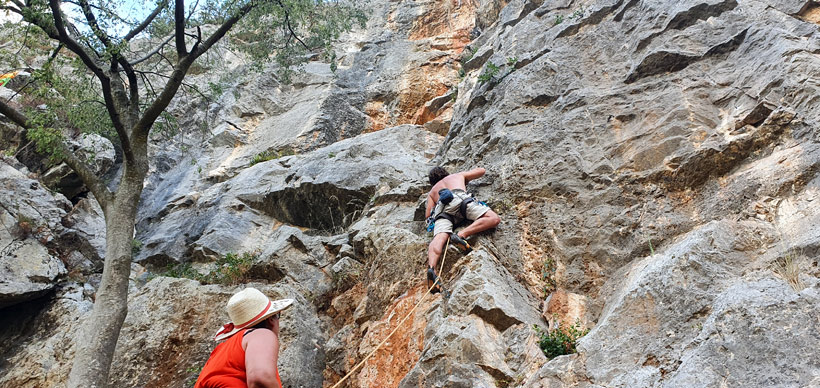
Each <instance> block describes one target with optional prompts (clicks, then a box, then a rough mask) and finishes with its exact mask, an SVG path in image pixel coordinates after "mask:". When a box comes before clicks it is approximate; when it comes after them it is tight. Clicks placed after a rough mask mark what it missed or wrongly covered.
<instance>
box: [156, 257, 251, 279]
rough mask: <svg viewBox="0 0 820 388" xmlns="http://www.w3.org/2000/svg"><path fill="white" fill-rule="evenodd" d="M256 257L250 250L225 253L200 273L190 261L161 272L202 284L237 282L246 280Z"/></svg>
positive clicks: (164, 274) (168, 275)
mask: <svg viewBox="0 0 820 388" xmlns="http://www.w3.org/2000/svg"><path fill="white" fill-rule="evenodd" d="M257 258H258V255H257V254H256V253H251V252H245V253H242V254H236V253H226V254H225V256H222V257H221V258H219V260H217V261H216V262H215V263H214V269H213V270H212V271H210V272H208V273H205V274H203V273H200V272H199V271H197V270H196V269H195V268H194V267H193V266H192V265H191V263H179V264H176V265H174V266H172V267H171V268H169V269H168V270H166V271H165V272H163V273H162V276H167V277H172V278H186V279H193V280H196V281H198V282H200V283H202V284H238V283H240V282H242V281H244V280H246V277H245V275H247V273H248V270H249V269H250V267H251V264H253V262H254V261H256V259H257Z"/></svg>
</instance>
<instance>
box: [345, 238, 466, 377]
mask: <svg viewBox="0 0 820 388" xmlns="http://www.w3.org/2000/svg"><path fill="white" fill-rule="evenodd" d="M449 248H450V240H449V239H447V245H446V246H445V247H444V255H442V257H441V266H440V267H439V270H438V275H439V276H438V278H437V279H436V281H435V282H433V286H432V287H430V288H428V289H427V292H425V293H424V295H422V296H421V298H420V299H419V301H418V303H416V305H415V306H413V309H412V310H410V312H409V313H407V315H405V316H404V318H402V320H401V322H399V324H398V325H396V327H395V328H394V329H393V331H391V332H390V334H388V335H387V337H384V339H383V340H382V342H380V343H379V344H378V345H377V346H376V348H375V349H373V350H371V351H370V353H368V355H367V356H365V357H364V359H362V360H361V361H359V363H358V364H356V366H354V367H353V369H351V370H350V372H347V374H346V375H345V376H344V377H342V379H341V380H339V382H337V383H336V384H333V386H332V387H330V388H336V387H338V386H339V385H341V384H342V383H343V382H344V381H345V380H347V378H348V377H350V375H352V374H353V372H355V371H356V370H357V369H359V367H361V366H362V365H364V363H365V362H366V361H367V360H368V359H369V358H370V357H372V356H373V355H374V354H376V351H377V350H379V348H381V347H382V345H384V344H385V343H386V342H387V340H389V339H390V337H392V336H393V334H396V331H397V330H399V328H400V327H401V325H403V324H404V322H405V321H407V319H408V318H410V316H411V315H413V312H415V311H416V309H417V308H418V307H419V306H420V305H421V302H423V301H424V298H425V297H426V296H427V295H428V294H430V291H432V290H433V288H435V287H436V286H437V285H440V284H441V275H442V273H443V272H442V271H443V270H444V260H445V259H447V250H448V249H449Z"/></svg>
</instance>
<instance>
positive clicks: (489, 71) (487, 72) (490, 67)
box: [478, 61, 500, 84]
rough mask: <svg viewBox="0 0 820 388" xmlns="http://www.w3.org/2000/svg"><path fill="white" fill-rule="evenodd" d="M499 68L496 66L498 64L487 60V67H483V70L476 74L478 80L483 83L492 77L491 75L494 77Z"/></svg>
mask: <svg viewBox="0 0 820 388" xmlns="http://www.w3.org/2000/svg"><path fill="white" fill-rule="evenodd" d="M499 70H500V68H499V67H498V65H496V64H495V63H492V62H489V61H488V62H487V67H486V68H485V69H484V72H483V73H481V75H479V76H478V82H479V83H482V84H483V83H485V82H487V81H489V80H491V79H493V77H495V76H496V75H497V74H498V71H499Z"/></svg>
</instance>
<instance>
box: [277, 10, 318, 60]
mask: <svg viewBox="0 0 820 388" xmlns="http://www.w3.org/2000/svg"><path fill="white" fill-rule="evenodd" d="M276 2H277V3H279V6H280V7H282V11H283V12H284V13H285V25H286V26H287V27H288V31H290V36H292V37H294V38H296V40H297V41H298V42H299V43H301V44H302V47H304V48H305V49H307V50H310V47H308V45H306V44H305V42H303V41H302V39H301V38H299V35H296V33H295V32H293V27H292V26H291V25H290V18H289V17H288V16H290V13H289V12H288V9H287V8H285V5H284V4H282V0H276ZM288 41H290V37H288ZM285 46H287V45H285Z"/></svg>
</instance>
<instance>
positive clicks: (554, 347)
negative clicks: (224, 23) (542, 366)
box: [533, 316, 589, 358]
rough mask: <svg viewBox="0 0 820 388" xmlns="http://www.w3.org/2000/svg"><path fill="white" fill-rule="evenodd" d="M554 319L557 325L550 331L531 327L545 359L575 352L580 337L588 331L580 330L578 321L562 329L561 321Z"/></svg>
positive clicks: (534, 326)
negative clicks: (537, 337) (536, 335)
mask: <svg viewBox="0 0 820 388" xmlns="http://www.w3.org/2000/svg"><path fill="white" fill-rule="evenodd" d="M555 318H556V319H555V321H556V322H557V325H556V327H555V329H552V330H547V331H544V330H543V329H541V328H540V327H538V326H536V325H533V329H535V332H536V334H538V336H539V340H538V346H539V347H540V348H541V350H542V351H543V352H544V355H545V356H547V358H554V357H558V356H561V355H564V354H572V353H575V352H577V350H576V349H575V345H576V343H577V342H578V340H579V339H581V337H583V336H585V335H586V334H587V333H589V329H582V326H581V323H580V322H578V321H576V322H575V323H574V324H572V325H569V326H567V327H562V325H561V321H560V320H559V319H557V316H556V317H555Z"/></svg>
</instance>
